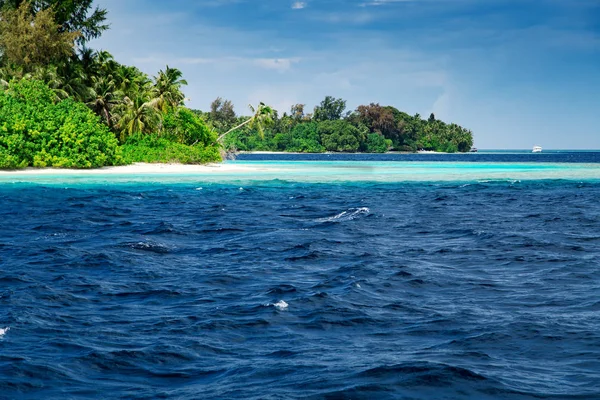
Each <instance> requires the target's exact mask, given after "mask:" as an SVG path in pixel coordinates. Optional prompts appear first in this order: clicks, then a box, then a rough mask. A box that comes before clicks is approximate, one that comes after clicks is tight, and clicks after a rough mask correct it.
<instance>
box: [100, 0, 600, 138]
mask: <svg viewBox="0 0 600 400" xmlns="http://www.w3.org/2000/svg"><path fill="white" fill-rule="evenodd" d="M96 3H97V4H98V5H100V6H102V7H105V8H107V9H108V11H109V20H110V22H111V30H110V31H108V32H106V33H105V34H104V36H103V37H102V38H101V39H99V40H96V41H95V42H92V44H91V46H92V47H94V48H98V49H100V48H101V49H105V50H109V51H110V52H111V53H113V54H114V56H115V57H116V58H117V60H119V61H120V62H122V63H125V64H134V65H136V66H138V67H139V68H140V69H142V70H143V71H144V72H147V73H150V74H154V73H156V71H158V70H159V69H161V68H164V66H165V65H166V64H168V65H169V66H172V67H176V68H179V69H181V70H182V71H183V72H184V75H185V78H186V80H187V81H188V82H189V86H188V87H187V88H186V90H185V92H186V95H187V96H188V97H189V98H190V99H191V100H190V102H189V103H188V105H189V106H190V107H192V108H199V109H204V110H206V109H207V108H208V107H209V104H210V102H211V101H212V100H213V99H215V98H216V97H218V96H220V97H223V98H227V99H230V100H232V101H233V102H234V104H235V105H236V111H237V112H238V113H242V114H243V113H247V108H246V105H247V104H249V103H257V102H259V101H264V102H266V103H268V104H271V105H272V106H273V107H275V108H276V109H278V110H279V111H280V112H281V113H283V112H284V111H288V110H289V108H290V106H291V105H292V104H295V103H304V104H307V107H308V108H309V109H311V108H312V107H313V106H314V105H316V104H317V103H319V102H320V101H321V100H322V99H323V98H324V97H325V96H326V95H332V96H335V97H342V98H344V99H346V100H347V101H348V106H349V108H355V107H356V106H358V105H360V104H368V103H371V102H377V103H380V104H385V105H393V106H395V107H397V108H398V109H400V110H403V111H406V112H408V113H411V114H414V113H420V114H421V115H425V116H426V115H429V113H430V112H434V113H435V114H436V116H437V117H438V118H440V119H443V120H445V121H448V122H456V123H458V124H460V125H462V126H465V127H468V128H469V129H472V130H473V132H474V135H475V145H476V146H477V147H479V148H530V147H531V146H533V145H534V144H539V145H542V146H544V148H548V149H550V148H581V149H592V148H593V149H600V95H599V93H600V2H598V1H597V0H489V1H479V0H304V1H296V0H291V1H287V0H264V1H262V2H256V1H251V0H202V1H192V0H172V1H170V2H158V1H150V0H128V1H126V2H124V1H121V0H96Z"/></svg>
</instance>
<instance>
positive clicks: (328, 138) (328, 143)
mask: <svg viewBox="0 0 600 400" xmlns="http://www.w3.org/2000/svg"><path fill="white" fill-rule="evenodd" d="M318 130H319V135H320V137H321V143H322V144H323V146H324V147H325V148H326V149H327V150H328V151H339V152H357V151H358V150H359V148H360V145H361V143H362V142H364V137H365V136H366V135H365V133H364V132H362V131H361V130H359V129H358V128H357V127H355V126H353V125H352V124H350V123H349V122H347V121H344V120H337V121H323V122H320V123H319V125H318Z"/></svg>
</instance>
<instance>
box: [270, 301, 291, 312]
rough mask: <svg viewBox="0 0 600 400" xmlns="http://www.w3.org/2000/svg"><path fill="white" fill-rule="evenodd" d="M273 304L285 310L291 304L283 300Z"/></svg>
mask: <svg viewBox="0 0 600 400" xmlns="http://www.w3.org/2000/svg"><path fill="white" fill-rule="evenodd" d="M273 306H274V307H275V308H277V309H278V310H285V309H287V308H288V306H289V304H288V303H286V302H285V301H283V300H279V301H278V302H277V303H275V304H273Z"/></svg>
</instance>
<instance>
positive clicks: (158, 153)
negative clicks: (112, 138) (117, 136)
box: [122, 133, 221, 164]
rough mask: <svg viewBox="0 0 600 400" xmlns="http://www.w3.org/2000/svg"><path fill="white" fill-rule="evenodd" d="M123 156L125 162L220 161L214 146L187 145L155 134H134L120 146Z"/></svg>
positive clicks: (199, 162)
mask: <svg viewBox="0 0 600 400" xmlns="http://www.w3.org/2000/svg"><path fill="white" fill-rule="evenodd" d="M122 150H123V158H124V159H125V161H126V162H127V163H135V162H145V163H168V162H173V163H182V164H206V163H210V162H218V161H221V154H220V153H219V149H218V148H217V147H215V146H204V145H202V144H197V145H194V146H188V145H186V144H182V143H176V142H173V141H171V140H169V139H168V138H165V137H162V136H159V135H157V134H151V135H144V134H140V133H137V134H134V135H131V136H130V137H128V138H127V142H125V144H124V145H123V146H122Z"/></svg>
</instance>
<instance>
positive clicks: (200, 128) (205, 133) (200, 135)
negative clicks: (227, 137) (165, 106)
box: [162, 107, 217, 146]
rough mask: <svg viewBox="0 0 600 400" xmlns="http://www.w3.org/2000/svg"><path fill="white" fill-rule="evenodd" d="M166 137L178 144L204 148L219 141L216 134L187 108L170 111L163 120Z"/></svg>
mask: <svg viewBox="0 0 600 400" xmlns="http://www.w3.org/2000/svg"><path fill="white" fill-rule="evenodd" d="M162 135H163V136H164V137H167V138H169V139H170V140H172V141H175V142H177V143H181V144H186V145H194V144H198V143H199V144H201V145H204V146H208V145H213V144H215V143H216V141H217V136H216V134H215V133H214V132H213V131H212V130H211V129H210V128H209V127H208V125H206V123H205V122H204V121H203V120H202V119H201V118H200V117H198V115H196V114H195V113H194V112H192V111H191V110H189V109H187V108H185V107H178V108H177V109H169V111H168V112H167V113H166V114H165V116H164V120H163V133H162Z"/></svg>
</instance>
